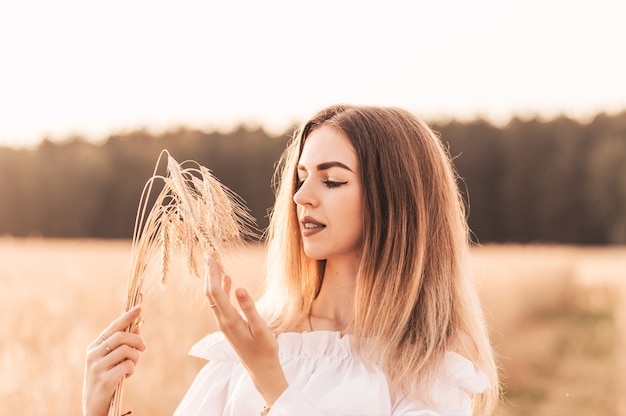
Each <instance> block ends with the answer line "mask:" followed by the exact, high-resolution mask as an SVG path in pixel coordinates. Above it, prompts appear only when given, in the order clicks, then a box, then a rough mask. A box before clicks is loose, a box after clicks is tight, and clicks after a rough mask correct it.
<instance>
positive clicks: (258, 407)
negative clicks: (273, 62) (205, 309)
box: [84, 105, 498, 416]
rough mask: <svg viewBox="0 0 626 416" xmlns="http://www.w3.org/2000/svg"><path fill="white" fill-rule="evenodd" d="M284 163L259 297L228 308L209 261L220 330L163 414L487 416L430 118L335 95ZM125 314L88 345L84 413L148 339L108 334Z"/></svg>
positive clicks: (456, 229)
mask: <svg viewBox="0 0 626 416" xmlns="http://www.w3.org/2000/svg"><path fill="white" fill-rule="evenodd" d="M281 162H282V163H281V164H280V166H279V169H278V171H277V178H279V181H278V188H277V197H276V204H275V207H274V211H273V213H272V219H271V223H270V228H269V233H268V258H267V277H266V288H265V289H266V290H265V292H264V295H263V296H262V298H261V299H260V300H259V302H258V305H255V303H254V302H253V300H252V298H251V297H250V295H249V294H248V292H246V290H245V289H241V288H239V289H236V290H235V295H236V296H235V297H236V299H237V302H238V303H239V307H240V309H241V311H242V313H239V312H238V310H237V309H236V308H235V306H234V305H232V304H231V303H230V301H229V292H230V290H231V287H230V286H231V280H230V278H229V277H228V276H227V275H224V274H223V273H222V270H221V266H220V265H219V264H218V263H217V262H216V261H215V260H213V259H211V258H208V259H207V261H208V266H209V267H208V269H209V273H208V274H207V298H208V301H209V306H210V307H211V308H212V310H213V311H214V313H215V317H216V319H217V322H218V325H219V328H220V332H218V333H215V334H210V335H208V336H207V337H206V338H204V339H203V340H201V341H200V342H199V343H198V344H196V345H195V346H194V347H193V348H192V350H191V354H192V355H195V356H198V357H202V358H205V359H207V360H208V363H207V364H206V366H205V367H204V368H203V369H202V370H201V371H200V373H199V374H198V376H197V377H196V380H195V381H194V382H193V384H192V386H191V387H190V388H189V390H188V392H187V394H186V395H185V397H184V398H183V400H182V402H181V403H180V405H179V407H178V409H177V410H176V413H175V414H176V415H209V414H210V415H213V414H215V415H217V414H219V415H254V414H257V415H258V414H264V415H272V416H277V415H299V416H301V415H305V416H306V415H311V416H321V415H356V414H358V415H432V414H442V415H462V414H464V415H469V414H477V415H487V414H491V413H493V411H494V409H495V405H496V402H497V399H498V377H497V370H496V365H495V362H494V358H493V352H492V349H491V346H490V343H489V339H488V334H487V330H486V328H485V322H484V318H483V314H482V311H481V307H480V304H479V300H478V297H477V293H476V289H475V287H474V283H473V281H472V278H471V275H470V273H469V268H468V265H467V257H468V228H467V223H466V219H465V214H464V211H463V204H462V201H461V198H460V195H459V190H458V188H457V184H456V176H455V173H454V170H453V168H452V165H451V161H450V158H449V156H448V154H447V153H446V151H445V150H444V149H443V147H442V145H441V142H440V141H439V140H438V138H437V137H436V136H435V135H434V134H433V132H432V131H431V130H430V129H429V128H428V126H427V125H426V124H424V123H423V122H422V121H420V120H419V119H417V118H416V117H415V116H413V115H412V114H410V113H408V112H406V111H404V110H401V109H397V108H381V107H356V106H344V105H339V106H333V107H330V108H326V109H324V110H322V111H321V112H319V113H318V114H317V115H315V116H314V117H313V118H312V119H311V120H309V121H308V122H306V123H305V124H304V126H303V127H302V128H301V129H299V131H298V132H297V133H296V135H295V136H294V139H293V140H292V142H291V143H290V145H289V147H288V148H287V149H286V151H285V153H284V155H283V158H282V161H281ZM257 306H258V308H257ZM137 314H138V311H131V312H128V313H126V314H124V315H122V316H121V317H120V318H119V319H118V320H117V321H115V322H114V323H113V324H111V326H109V328H107V330H105V331H104V332H103V334H106V335H105V336H102V337H101V338H99V339H98V340H96V341H94V343H92V345H91V346H90V348H89V352H88V358H87V366H86V368H87V370H86V375H85V393H84V408H85V413H86V414H88V415H105V414H106V410H107V407H108V400H110V397H111V394H112V391H113V389H114V388H115V383H116V382H117V380H119V377H122V376H124V375H125V374H131V373H132V371H133V369H134V366H135V364H136V362H137V360H138V355H139V351H142V350H143V349H144V348H145V347H144V344H143V341H142V340H141V338H140V337H139V336H136V335H131V334H122V333H120V332H119V331H120V330H122V329H123V328H124V327H125V326H126V325H127V324H128V322H130V321H132V319H134V317H135V316H136V315H137ZM107 337H108V338H107ZM105 339H106V341H104V340H105ZM108 340H111V341H110V342H109V341H108ZM106 342H109V343H108V344H107V343H106ZM114 354H115V356H114ZM112 356H114V357H112ZM107 357H110V358H108V363H109V365H104V364H103V363H104V362H105V361H106V360H107ZM115 363H119V364H118V365H114V364H115ZM98 364H100V365H98ZM94 380H99V382H98V383H96V382H95V381H94ZM104 381H107V382H106V383H105V382H104ZM103 386H106V387H103Z"/></svg>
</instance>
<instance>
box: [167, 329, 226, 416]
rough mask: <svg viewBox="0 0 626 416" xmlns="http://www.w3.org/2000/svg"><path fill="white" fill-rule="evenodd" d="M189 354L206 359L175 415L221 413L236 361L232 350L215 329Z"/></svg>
mask: <svg viewBox="0 0 626 416" xmlns="http://www.w3.org/2000/svg"><path fill="white" fill-rule="evenodd" d="M189 354H190V355H193V356H196V357H200V358H205V359H207V360H209V362H208V363H207V364H206V365H205V366H204V367H203V368H202V369H201V370H200V372H199V373H198V375H197V376H196V378H195V380H194V381H193V383H192V385H191V387H190V388H189V389H188V390H187V393H186V394H185V396H184V397H183V400H182V401H181V402H180V404H179V405H178V408H177V409H176V411H175V412H174V416H196V415H198V416H199V415H218V414H222V412H223V411H224V408H225V406H226V402H227V399H228V392H229V384H230V380H231V376H232V372H233V366H234V365H235V362H236V361H235V359H234V358H235V357H234V352H233V350H232V349H230V348H229V347H228V345H227V344H226V342H224V335H223V334H222V333H219V332H216V333H214V334H210V335H208V336H206V337H205V338H203V339H202V340H201V341H200V342H198V343H197V344H196V345H194V346H193V348H192V349H191V350H190V351H189Z"/></svg>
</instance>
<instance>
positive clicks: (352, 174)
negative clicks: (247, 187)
mask: <svg viewBox="0 0 626 416" xmlns="http://www.w3.org/2000/svg"><path fill="white" fill-rule="evenodd" d="M297 169H298V171H297V173H298V186H297V191H296V193H295V195H294V197H293V199H294V201H295V203H296V204H297V212H298V220H299V222H300V232H301V234H302V241H303V248H304V252H305V254H306V255H307V256H308V257H310V258H312V259H316V260H331V259H340V258H344V259H348V260H352V261H353V260H356V259H359V258H360V255H361V246H362V242H363V198H362V195H363V190H362V185H361V180H360V176H359V165H358V160H357V157H356V153H355V151H354V148H353V147H352V144H351V143H350V142H349V140H348V138H347V137H345V136H344V135H343V134H342V133H340V132H339V131H338V130H336V129H334V128H332V127H328V126H322V127H318V128H317V129H315V130H313V132H311V133H310V134H309V136H308V137H307V139H306V142H305V143H304V148H303V149H302V154H301V155H300V160H299V161H298V168H297Z"/></svg>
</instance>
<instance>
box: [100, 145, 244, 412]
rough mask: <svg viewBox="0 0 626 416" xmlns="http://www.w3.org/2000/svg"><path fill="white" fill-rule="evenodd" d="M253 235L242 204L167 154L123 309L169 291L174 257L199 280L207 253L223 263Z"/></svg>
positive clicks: (138, 226) (136, 241) (139, 228)
mask: <svg viewBox="0 0 626 416" xmlns="http://www.w3.org/2000/svg"><path fill="white" fill-rule="evenodd" d="M163 158H166V159H167V167H166V175H165V176H162V175H157V172H158V170H159V166H160V165H161V164H162V159H163ZM157 182H162V183H163V189H162V190H161V191H160V192H159V194H158V195H157V196H156V199H155V200H154V203H153V204H152V206H151V207H150V209H149V210H148V206H149V203H150V201H151V198H152V194H153V192H152V191H153V188H154V186H155V184H156V183H157ZM255 230H256V228H255V227H254V219H253V218H252V216H251V215H250V213H249V211H248V210H247V209H246V208H245V206H244V204H243V201H242V200H241V199H240V198H239V197H238V196H237V195H236V194H234V193H233V192H231V191H230V190H229V189H228V188H226V187H225V186H223V185H222V184H221V183H220V182H219V181H218V180H217V179H216V178H215V177H214V176H213V175H212V174H211V172H210V171H209V170H208V169H207V168H205V167H204V166H201V165H199V164H198V163H197V162H194V161H186V162H183V163H181V164H179V163H178V162H176V160H174V158H173V157H172V156H171V155H170V154H169V153H168V152H167V150H163V151H162V152H161V154H160V155H159V158H158V160H157V163H156V166H155V168H154V173H153V174H152V177H151V178H150V179H149V180H148V181H147V183H146V185H145V186H144V189H143V191H142V193H141V199H140V201H139V207H138V209H137V216H136V218H135V227H134V230H133V244H132V248H131V267H130V275H129V278H128V286H127V297H126V299H125V301H124V310H126V311H128V310H130V309H131V308H132V307H134V306H135V305H137V304H139V303H141V301H142V298H143V293H144V289H145V287H146V285H148V284H149V283H151V282H153V281H157V282H159V284H160V285H161V286H165V285H166V284H167V283H168V282H169V280H170V278H174V277H177V276H180V275H184V273H173V272H172V269H171V266H172V260H173V258H174V257H175V256H177V255H179V254H180V253H183V254H184V256H185V263H186V264H187V269H188V274H189V275H192V276H196V277H200V276H201V275H202V274H203V272H204V270H203V267H204V261H203V258H204V257H203V256H204V253H209V254H210V255H211V256H213V257H214V258H216V259H218V260H219V259H220V258H221V256H222V253H223V251H224V250H225V249H227V248H229V247H231V246H233V245H236V244H238V243H240V242H242V241H243V240H244V238H246V237H252V236H255ZM154 261H160V267H159V268H158V269H157V270H159V272H158V273H155V272H154V270H155V269H153V268H150V267H149V266H150V264H151V263H152V262H154ZM154 275H159V276H154ZM155 277H157V278H156V279H155ZM142 322H143V321H142V318H141V317H139V318H137V320H135V322H133V323H132V324H131V325H129V327H128V328H127V329H126V331H128V332H132V333H137V332H138V329H139V326H140V325H141V324H142ZM123 388H124V379H122V380H121V381H120V383H119V384H118V385H117V387H116V389H115V392H114V394H113V399H112V401H111V405H110V407H109V413H108V415H109V416H121V414H122V410H121V407H122V402H123V400H122V393H123ZM127 414H128V413H127Z"/></svg>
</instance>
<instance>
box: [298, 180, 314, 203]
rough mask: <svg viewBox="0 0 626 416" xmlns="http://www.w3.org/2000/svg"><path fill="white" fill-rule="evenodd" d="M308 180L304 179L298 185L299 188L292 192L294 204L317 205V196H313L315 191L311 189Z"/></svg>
mask: <svg viewBox="0 0 626 416" xmlns="http://www.w3.org/2000/svg"><path fill="white" fill-rule="evenodd" d="M309 182H310V181H308V180H305V181H304V183H302V185H300V189H298V190H297V191H296V193H295V194H293V202H295V203H296V205H300V206H305V205H307V206H315V205H317V197H316V196H315V193H314V192H313V190H312V189H311V188H312V186H311V184H310V183H309Z"/></svg>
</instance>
